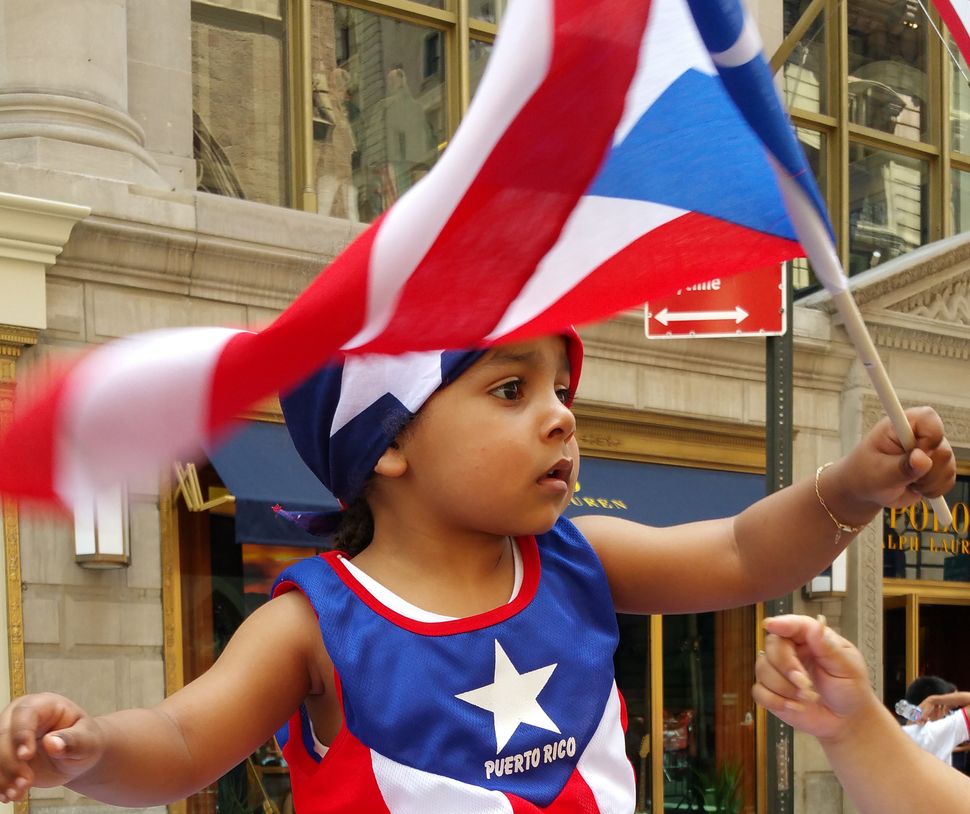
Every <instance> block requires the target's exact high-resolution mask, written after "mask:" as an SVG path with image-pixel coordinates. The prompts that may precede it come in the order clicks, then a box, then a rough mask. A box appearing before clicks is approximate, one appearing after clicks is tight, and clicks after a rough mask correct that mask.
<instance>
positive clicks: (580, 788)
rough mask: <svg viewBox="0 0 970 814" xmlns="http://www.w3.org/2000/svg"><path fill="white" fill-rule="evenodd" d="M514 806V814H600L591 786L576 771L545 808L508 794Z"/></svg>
mask: <svg viewBox="0 0 970 814" xmlns="http://www.w3.org/2000/svg"><path fill="white" fill-rule="evenodd" d="M505 796H506V797H508V798H509V802H510V803H511V804H512V814H599V810H600V808H599V806H598V805H597V804H596V798H595V797H594V796H593V792H592V791H591V790H590V788H589V784H588V783H587V782H586V781H585V780H584V779H583V776H582V775H581V774H580V773H579V770H578V769H576V770H574V771H573V773H572V774H571V775H570V776H569V780H567V781H566V785H565V786H563V789H562V791H561V792H559V794H558V795H557V796H556V799H555V800H553V801H552V802H551V803H550V804H549V805H547V806H546V807H545V808H540V807H539V806H537V805H535V804H534V803H530V802H529V801H528V800H523V799H522V798H521V797H516V796H515V795H514V794H506V795H505Z"/></svg>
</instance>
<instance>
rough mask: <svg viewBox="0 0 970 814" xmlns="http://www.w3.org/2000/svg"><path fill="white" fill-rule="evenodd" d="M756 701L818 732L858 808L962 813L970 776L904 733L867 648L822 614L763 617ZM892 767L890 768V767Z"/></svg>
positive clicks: (873, 812)
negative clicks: (875, 677) (875, 681)
mask: <svg viewBox="0 0 970 814" xmlns="http://www.w3.org/2000/svg"><path fill="white" fill-rule="evenodd" d="M764 625H765V629H766V630H767V632H768V636H767V637H766V639H765V649H764V650H763V651H761V652H760V653H759V654H758V660H757V662H756V663H755V676H756V682H755V685H754V687H753V688H752V691H751V692H752V695H753V697H754V700H755V701H756V702H757V703H758V704H760V705H761V706H763V707H764V708H765V709H767V710H768V711H769V712H771V713H773V714H774V715H775V716H777V717H778V718H780V719H781V720H782V721H784V722H785V723H787V724H789V725H790V726H793V727H794V728H795V729H798V730H800V731H802V732H807V733H809V734H810V735H814V736H815V737H816V738H818V741H819V743H820V744H821V746H822V749H823V750H824V752H825V756H826V757H827V758H828V760H829V763H830V764H831V766H832V769H833V771H834V772H835V774H836V776H837V777H838V778H839V782H840V783H841V784H842V787H843V788H844V789H845V791H846V793H847V794H848V795H849V799H850V800H851V801H852V803H853V804H854V805H855V807H856V808H857V809H858V811H859V814H913V812H916V811H932V812H933V813H934V814H958V813H959V814H962V813H963V812H966V811H967V810H968V809H970V777H967V776H966V775H963V774H961V773H960V772H958V771H956V770H954V769H953V768H951V767H950V766H948V765H946V764H945V763H944V762H943V761H941V760H938V759H937V758H935V757H934V756H933V755H931V754H930V753H929V752H925V751H923V750H922V749H920V748H919V747H918V746H917V745H916V743H915V742H914V741H913V740H912V739H911V738H908V737H906V735H905V734H903V730H902V728H901V727H900V726H899V724H897V723H896V720H895V719H894V717H893V715H892V714H891V713H890V712H889V710H888V709H886V707H885V706H884V705H883V704H882V702H881V701H880V700H879V698H878V697H877V696H876V694H875V693H874V692H873V691H872V687H871V686H870V685H869V671H868V669H867V668H866V663H865V660H864V659H863V657H862V653H860V652H859V650H858V648H857V647H856V646H855V645H853V644H852V643H851V642H850V641H848V640H846V639H844V638H843V637H842V636H839V635H838V634H837V633H836V632H835V631H833V630H832V629H831V628H829V627H828V626H827V625H826V624H825V620H824V618H823V617H819V618H818V619H812V618H810V617H808V616H795V615H787V616H776V617H773V618H769V619H766V620H765V623H764ZM887 767H892V768H891V770H889V771H887Z"/></svg>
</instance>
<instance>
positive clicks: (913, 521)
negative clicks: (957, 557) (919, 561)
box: [882, 500, 970, 554]
mask: <svg viewBox="0 0 970 814" xmlns="http://www.w3.org/2000/svg"><path fill="white" fill-rule="evenodd" d="M888 512H889V517H888V521H887V527H888V528H890V529H895V528H898V526H897V524H898V523H902V524H903V528H902V531H901V532H899V535H898V536H896V535H895V534H891V533H888V534H886V538H885V540H884V541H883V544H882V547H883V548H884V549H887V550H891V551H919V550H920V548H922V550H923V551H931V552H935V553H936V552H938V553H940V554H970V539H968V535H970V505H968V504H967V503H966V502H965V501H957V502H955V503H953V504H951V506H950V512H951V513H952V515H953V521H952V522H951V523H950V524H949V525H946V526H941V525H940V522H939V519H938V518H937V516H936V514H935V513H934V512H933V510H932V509H931V508H930V506H929V504H928V503H927V502H926V501H925V500H920V501H919V502H918V503H914V504H913V505H912V506H909V507H907V508H905V509H888ZM937 535H939V536H937Z"/></svg>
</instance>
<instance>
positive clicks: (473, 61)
mask: <svg viewBox="0 0 970 814" xmlns="http://www.w3.org/2000/svg"><path fill="white" fill-rule="evenodd" d="M491 55H492V44H491V43H490V42H482V41H481V40H472V41H471V42H470V43H469V47H468V92H469V96H474V95H475V91H477V90H478V85H479V83H480V82H481V81H482V75H483V74H484V73H485V66H486V65H487V64H488V58H489V57H490V56H491Z"/></svg>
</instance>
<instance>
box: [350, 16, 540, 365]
mask: <svg viewBox="0 0 970 814" xmlns="http://www.w3.org/2000/svg"><path fill="white" fill-rule="evenodd" d="M519 17H522V19H519ZM552 26H553V12H552V7H551V0H529V2H527V3H513V4H512V5H511V6H510V7H509V10H508V12H507V14H506V18H505V20H504V21H503V25H502V35H501V36H499V37H498V38H497V39H496V41H495V49H494V51H493V53H492V55H491V56H490V57H489V67H488V69H487V70H486V72H485V75H484V76H483V77H482V82H481V84H480V86H479V88H478V91H477V93H476V94H475V103H474V104H473V105H471V106H470V107H469V109H468V115H467V116H465V119H464V120H463V121H462V124H461V127H460V128H459V129H458V132H456V133H455V136H454V138H453V139H452V140H451V143H450V144H449V145H448V149H447V150H446V151H445V152H444V153H443V154H442V156H441V158H440V159H439V160H438V163H437V164H435V167H434V172H433V173H431V174H430V175H428V176H426V177H425V178H424V179H422V180H421V182H420V183H418V184H416V185H415V186H414V187H412V188H411V189H410V190H409V191H408V193H407V194H406V195H405V196H404V197H403V198H402V199H401V202H400V204H399V205H396V206H393V207H392V208H391V210H390V211H389V212H388V213H387V216H386V217H385V219H384V221H383V222H382V223H381V224H380V226H379V228H378V232H377V236H376V237H375V239H374V247H373V249H372V253H371V259H370V268H369V275H368V285H367V317H366V321H365V323H364V327H363V328H362V329H361V330H360V331H359V332H358V333H357V335H356V336H354V337H353V338H352V339H351V340H350V341H349V342H347V343H346V344H345V345H344V346H343V349H344V350H350V349H352V348H356V347H360V346H361V345H364V344H366V343H367V342H369V341H371V340H372V339H374V338H375V337H376V336H378V335H379V334H380V333H381V332H382V331H383V330H384V329H385V328H386V327H387V325H388V323H389V322H390V320H391V317H392V315H393V313H394V308H395V306H396V305H397V301H398V298H399V296H400V293H401V290H402V289H403V288H404V285H405V284H406V283H407V281H408V279H409V278H410V276H411V275H412V274H413V273H414V270H415V269H416V268H417V267H418V265H419V264H420V262H421V260H422V259H423V258H424V256H425V255H426V254H427V253H428V250H429V249H430V248H431V246H432V244H433V243H434V242H435V240H436V239H437V237H438V235H439V234H440V232H441V230H442V229H443V228H444V226H445V224H446V223H447V222H448V219H449V218H450V217H451V214H452V212H454V210H455V209H456V208H457V206H458V204H459V202H460V201H461V199H462V197H464V195H465V193H466V192H467V191H468V188H469V187H470V186H471V184H472V182H473V181H474V180H475V177H476V175H477V174H478V172H479V170H480V169H481V167H482V165H483V164H484V163H485V161H486V160H487V159H488V156H489V155H490V154H491V152H492V150H493V149H494V148H495V145H496V144H497V143H498V141H499V139H500V138H501V136H502V135H503V134H504V133H505V131H506V130H507V129H508V127H509V125H510V124H511V122H512V121H513V120H514V119H515V117H516V116H517V115H518V114H519V112H520V111H521V110H522V108H523V107H524V106H525V104H526V103H527V102H528V101H529V99H530V98H531V97H532V94H533V93H535V91H536V89H537V88H538V87H539V86H540V85H541V84H542V80H543V79H544V78H545V76H546V73H547V72H548V70H549V64H550V62H551V60H552V42H553V37H552Z"/></svg>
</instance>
